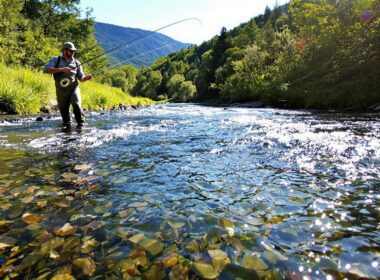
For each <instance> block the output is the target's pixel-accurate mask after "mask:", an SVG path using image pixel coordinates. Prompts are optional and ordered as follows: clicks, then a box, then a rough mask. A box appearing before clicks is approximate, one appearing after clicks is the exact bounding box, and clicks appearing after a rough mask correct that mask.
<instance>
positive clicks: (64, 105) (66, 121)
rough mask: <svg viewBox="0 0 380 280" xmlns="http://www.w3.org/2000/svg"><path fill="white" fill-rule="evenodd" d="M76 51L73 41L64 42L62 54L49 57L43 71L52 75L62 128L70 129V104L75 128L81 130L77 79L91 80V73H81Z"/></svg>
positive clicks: (82, 118)
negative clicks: (75, 56) (75, 123)
mask: <svg viewBox="0 0 380 280" xmlns="http://www.w3.org/2000/svg"><path fill="white" fill-rule="evenodd" d="M76 51H77V49H76V48H75V46H74V44H73V43H71V42H66V43H64V44H63V46H62V55H60V56H55V57H53V58H51V59H50V61H49V62H48V64H47V65H46V66H45V69H44V71H45V73H48V74H53V76H54V80H55V88H56V94H57V101H58V107H59V111H60V113H61V116H62V120H63V125H62V129H63V130H70V129H71V116H70V104H71V105H72V106H73V111H74V115H75V120H76V122H77V124H78V126H77V129H78V130H81V129H82V128H83V126H84V122H85V117H84V113H83V109H82V105H81V96H80V90H79V84H78V80H79V81H81V82H85V81H88V80H91V79H92V75H86V74H84V73H83V68H82V65H81V64H80V62H79V61H78V60H77V59H75V58H74V55H75V52H76Z"/></svg>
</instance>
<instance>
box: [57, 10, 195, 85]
mask: <svg viewBox="0 0 380 280" xmlns="http://www.w3.org/2000/svg"><path fill="white" fill-rule="evenodd" d="M191 20H195V21H198V22H199V24H202V22H201V21H200V20H199V19H198V18H195V17H193V18H185V19H182V20H179V21H176V22H172V23H170V24H168V25H165V26H162V27H160V28H157V29H155V30H153V31H149V32H148V34H145V35H142V36H140V37H137V38H135V39H132V40H130V41H128V42H124V43H122V44H120V45H118V46H116V47H114V48H111V49H109V50H108V51H105V52H103V53H102V54H100V55H97V56H94V57H92V58H90V59H88V60H86V61H84V62H82V63H79V64H78V65H76V66H75V67H72V69H76V68H78V67H80V66H82V65H83V64H86V63H89V62H91V61H93V60H95V59H98V58H99V57H102V56H104V55H106V54H108V53H111V52H114V51H116V50H120V49H122V48H124V47H126V46H128V45H130V44H132V43H136V42H139V41H142V40H144V39H145V38H148V37H149V36H152V35H154V34H156V33H157V32H158V31H160V30H163V29H165V28H168V27H170V26H173V25H176V24H179V23H182V22H185V21H191ZM59 84H60V86H61V87H62V88H66V87H68V86H70V85H71V84H72V81H71V79H70V78H69V77H67V76H66V75H64V77H63V78H62V79H60V81H59Z"/></svg>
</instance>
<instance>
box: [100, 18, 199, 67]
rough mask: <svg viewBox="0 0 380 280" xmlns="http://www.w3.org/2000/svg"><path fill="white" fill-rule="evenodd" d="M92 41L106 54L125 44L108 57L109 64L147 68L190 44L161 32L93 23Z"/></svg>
mask: <svg viewBox="0 0 380 280" xmlns="http://www.w3.org/2000/svg"><path fill="white" fill-rule="evenodd" d="M95 38H96V40H97V41H98V42H99V44H100V45H101V46H102V47H103V49H104V50H105V51H108V50H112V49H113V48H115V47H117V46H120V45H122V44H126V46H125V47H122V48H121V49H120V50H116V51H115V52H111V53H110V54H109V58H110V63H111V65H112V64H115V63H116V64H120V65H122V64H133V65H134V66H137V67H142V66H149V65H151V64H153V63H154V61H156V60H157V59H159V58H161V57H164V56H167V55H168V54H170V53H173V52H177V51H179V50H180V49H184V48H188V47H190V46H192V45H193V44H190V43H183V42H179V41H177V40H174V39H173V38H171V37H169V36H167V35H164V34H162V33H158V32H154V31H149V30H144V29H140V28H133V27H124V26H120V25H116V24H110V23H103V22H95ZM128 42H131V43H130V44H128Z"/></svg>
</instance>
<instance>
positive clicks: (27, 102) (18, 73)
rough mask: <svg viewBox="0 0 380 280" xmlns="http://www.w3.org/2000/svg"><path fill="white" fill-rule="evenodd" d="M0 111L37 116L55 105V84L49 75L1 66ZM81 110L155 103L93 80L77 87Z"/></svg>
mask: <svg viewBox="0 0 380 280" xmlns="http://www.w3.org/2000/svg"><path fill="white" fill-rule="evenodd" d="M0 71H1V75H0V109H2V110H5V111H6V112H7V113H10V114H20V115H25V114H36V113H38V112H40V110H41V108H43V107H44V106H46V105H51V104H54V103H55V99H56V97H55V85H54V80H53V77H51V75H47V74H44V73H42V72H41V71H36V70H31V69H24V68H21V67H8V66H5V65H3V64H0ZM80 88H81V91H82V104H83V108H85V109H87V110H99V109H105V110H107V109H110V108H112V107H115V106H118V105H119V104H123V105H125V106H143V105H150V104H152V103H154V102H153V101H152V100H150V99H148V98H139V97H132V96H130V95H129V94H127V93H124V92H123V91H122V90H120V89H118V88H113V87H109V86H105V85H102V84H98V83H95V82H92V81H88V82H85V83H83V84H81V85H80Z"/></svg>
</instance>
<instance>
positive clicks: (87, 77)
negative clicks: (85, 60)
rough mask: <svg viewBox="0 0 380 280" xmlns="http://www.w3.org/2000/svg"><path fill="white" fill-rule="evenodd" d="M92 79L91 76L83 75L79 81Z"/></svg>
mask: <svg viewBox="0 0 380 280" xmlns="http://www.w3.org/2000/svg"><path fill="white" fill-rule="evenodd" d="M91 79H92V75H91V74H87V75H84V76H83V78H82V79H81V80H80V81H81V82H85V81H89V80H91Z"/></svg>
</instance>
